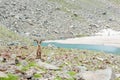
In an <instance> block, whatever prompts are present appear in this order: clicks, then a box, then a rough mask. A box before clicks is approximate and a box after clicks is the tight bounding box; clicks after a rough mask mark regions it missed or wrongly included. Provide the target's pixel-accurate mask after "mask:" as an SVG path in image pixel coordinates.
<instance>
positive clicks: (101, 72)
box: [77, 68, 115, 80]
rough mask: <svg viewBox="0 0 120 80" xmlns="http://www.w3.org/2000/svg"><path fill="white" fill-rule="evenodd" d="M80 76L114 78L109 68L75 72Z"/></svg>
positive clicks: (90, 79) (92, 79) (98, 79)
mask: <svg viewBox="0 0 120 80" xmlns="http://www.w3.org/2000/svg"><path fill="white" fill-rule="evenodd" d="M78 75H79V76H80V78H81V77H82V78H83V79H85V80H114V79H115V74H114V72H113V71H112V69H111V68H107V69H104V70H97V71H85V72H83V73H80V74H77V76H78Z"/></svg>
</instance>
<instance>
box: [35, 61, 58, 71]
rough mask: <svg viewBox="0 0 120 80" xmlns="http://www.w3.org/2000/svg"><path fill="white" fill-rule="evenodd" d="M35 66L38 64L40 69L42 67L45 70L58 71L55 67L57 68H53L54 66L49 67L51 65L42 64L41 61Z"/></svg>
mask: <svg viewBox="0 0 120 80" xmlns="http://www.w3.org/2000/svg"><path fill="white" fill-rule="evenodd" d="M37 64H38V65H39V66H40V67H43V68H46V69H50V70H59V67H57V66H55V65H51V64H48V63H45V62H42V61H40V60H38V61H37Z"/></svg>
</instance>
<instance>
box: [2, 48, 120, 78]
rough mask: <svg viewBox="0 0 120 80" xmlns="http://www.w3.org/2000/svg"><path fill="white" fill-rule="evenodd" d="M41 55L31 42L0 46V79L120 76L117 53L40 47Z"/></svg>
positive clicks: (119, 61) (119, 59)
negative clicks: (25, 45)
mask: <svg viewBox="0 0 120 80" xmlns="http://www.w3.org/2000/svg"><path fill="white" fill-rule="evenodd" d="M42 59H43V60H44V62H43V61H41V60H40V59H36V47H34V46H30V47H23V46H22V47H20V46H18V47H15V46H12V47H8V48H7V47H5V48H3V47H2V49H1V48H0V63H1V65H0V80H120V68H119V67H120V56H119V55H112V54H104V53H102V52H94V51H87V50H73V49H62V48H54V47H43V48H42ZM107 67H110V68H111V69H112V70H111V69H110V68H107ZM96 70H97V71H96ZM114 75H116V77H114ZM117 75H118V76H117ZM6 76H8V78H7V77H6ZM93 78H94V79H93ZM115 78H118V79H115Z"/></svg>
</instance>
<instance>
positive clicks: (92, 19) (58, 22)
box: [0, 0, 120, 39]
mask: <svg viewBox="0 0 120 80" xmlns="http://www.w3.org/2000/svg"><path fill="white" fill-rule="evenodd" d="M119 3H120V1H119V0H0V24H3V25H5V26H6V27H8V28H9V29H11V30H13V31H15V32H18V33H20V34H21V35H24V34H25V35H26V36H28V35H29V36H35V37H39V38H45V39H56V38H65V37H75V36H84V35H91V34H93V33H95V32H97V31H98V30H100V29H104V28H113V29H116V30H120V28H119V26H120V24H119V23H120V17H119V16H120V15H119V14H120V6H119Z"/></svg>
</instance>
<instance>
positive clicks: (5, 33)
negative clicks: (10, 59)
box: [0, 26, 30, 45]
mask: <svg viewBox="0 0 120 80" xmlns="http://www.w3.org/2000/svg"><path fill="white" fill-rule="evenodd" d="M0 41H1V44H3V45H4V44H6V43H9V42H13V41H14V42H15V41H16V42H23V43H27V44H29V43H30V40H29V39H28V38H25V37H23V36H20V35H19V34H17V33H15V32H12V31H10V30H8V29H7V28H6V27H3V26H0Z"/></svg>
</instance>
